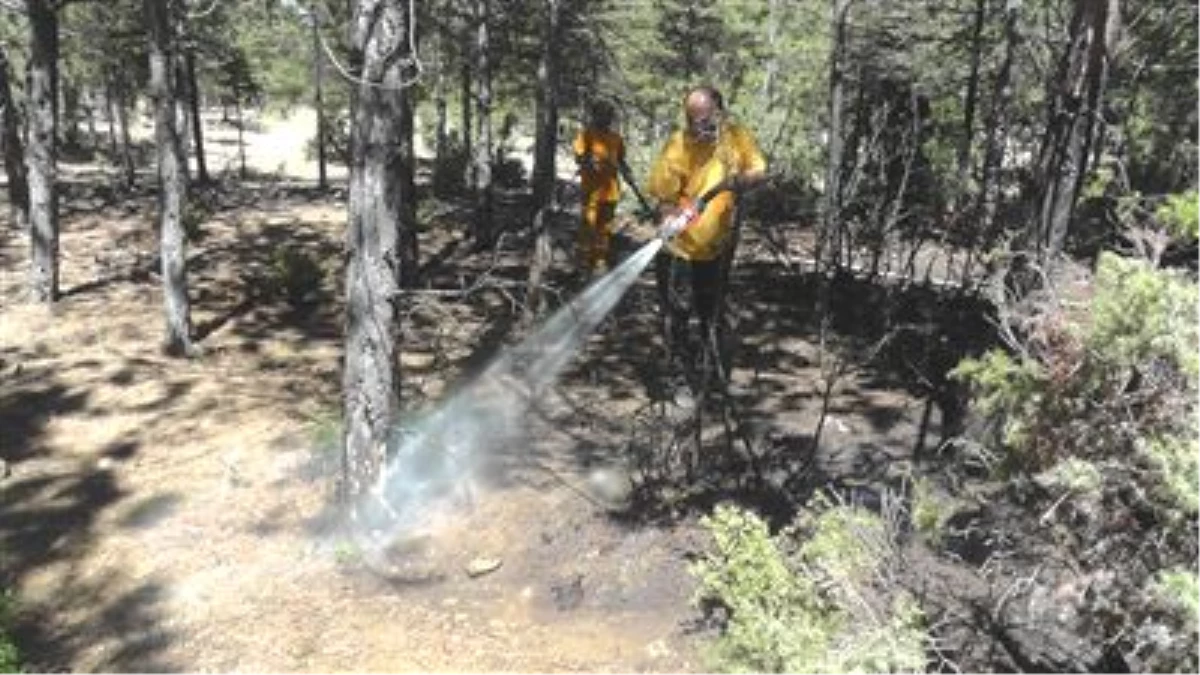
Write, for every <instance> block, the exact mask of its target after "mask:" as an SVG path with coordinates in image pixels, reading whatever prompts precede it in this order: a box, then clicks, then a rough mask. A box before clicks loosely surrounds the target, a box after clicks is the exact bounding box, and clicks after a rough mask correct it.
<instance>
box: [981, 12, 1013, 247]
mask: <svg viewBox="0 0 1200 675" xmlns="http://www.w3.org/2000/svg"><path fill="white" fill-rule="evenodd" d="M1020 16H1021V9H1020V4H1019V3H1009V6H1008V8H1007V9H1006V10H1005V17H1004V57H1003V58H1002V59H1001V61H1000V69H999V71H997V73H996V81H995V83H994V84H993V87H992V105H991V108H990V111H989V113H988V120H987V124H986V128H987V136H986V140H985V141H984V145H983V166H982V168H981V170H980V175H979V200H980V201H979V206H978V207H977V211H978V213H979V218H978V221H979V222H978V225H977V226H976V227H977V230H978V231H979V232H981V233H983V235H984V241H983V247H984V248H985V249H986V248H987V247H990V246H991V245H992V244H993V240H994V238H995V237H994V233H995V222H996V213H997V211H998V210H999V207H1000V173H1001V171H1002V170H1003V168H1004V146H1005V144H1006V143H1007V142H1008V104H1009V101H1010V100H1012V94H1013V85H1014V83H1013V63H1014V61H1015V59H1016V54H1017V49H1018V47H1019V46H1020V43H1021V34H1020V32H1019V30H1018V20H1019V19H1020ZM969 248H970V249H971V251H972V252H973V251H974V249H975V246H974V241H972V245H971V246H970V247H969Z"/></svg>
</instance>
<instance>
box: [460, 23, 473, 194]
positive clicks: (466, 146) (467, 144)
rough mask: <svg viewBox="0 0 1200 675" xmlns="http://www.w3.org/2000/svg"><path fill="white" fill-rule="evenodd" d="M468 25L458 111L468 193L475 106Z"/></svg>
mask: <svg viewBox="0 0 1200 675" xmlns="http://www.w3.org/2000/svg"><path fill="white" fill-rule="evenodd" d="M469 27H470V24H469V23H468V24H467V27H466V28H464V29H463V35H464V37H463V56H462V64H461V66H460V67H459V86H460V88H461V89H460V93H459V98H460V99H461V101H460V103H461V109H460V111H459V113H460V115H461V118H462V124H461V125H460V126H462V153H463V155H462V156H463V157H464V158H466V161H465V162H464V163H463V186H465V187H466V189H467V190H468V191H473V190H474V189H475V155H474V152H473V150H474V146H473V143H474V138H475V136H474V133H475V130H474V128H473V124H472V119H471V110H472V107H473V106H474V105H475V96H474V93H473V92H472V86H471V84H472V82H471V79H472V77H471V44H470V39H469V38H468V37H466V36H467V35H468V34H469V32H470V28H469Z"/></svg>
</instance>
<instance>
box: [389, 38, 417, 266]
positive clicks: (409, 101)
mask: <svg viewBox="0 0 1200 675" xmlns="http://www.w3.org/2000/svg"><path fill="white" fill-rule="evenodd" d="M408 20H410V21H411V20H413V19H412V18H411V17H408ZM415 47H416V45H414V48H415ZM401 94H402V95H401V96H400V97H399V98H400V100H399V101H398V102H397V106H396V107H397V118H396V132H397V134H398V135H399V139H398V143H399V144H398V146H397V151H398V152H399V154H398V156H397V158H396V167H395V169H394V170H395V173H396V182H395V185H396V188H397V191H398V193H399V194H398V195H397V196H398V198H399V200H400V203H399V204H398V206H397V208H398V210H399V214H400V220H399V222H398V223H397V226H398V227H399V228H400V231H399V233H398V237H399V241H400V252H399V255H400V270H399V276H398V280H399V282H400V285H401V286H403V287H405V288H411V287H413V286H415V285H416V283H417V272H418V271H419V270H420V253H421V252H420V242H419V241H418V238H417V185H416V176H415V172H414V167H416V162H417V151H416V145H415V143H414V141H413V131H414V128H415V126H416V125H415V119H414V107H415V104H416V101H414V100H413V99H414V98H415V91H414V90H412V89H407V88H406V89H404V90H402V92H401Z"/></svg>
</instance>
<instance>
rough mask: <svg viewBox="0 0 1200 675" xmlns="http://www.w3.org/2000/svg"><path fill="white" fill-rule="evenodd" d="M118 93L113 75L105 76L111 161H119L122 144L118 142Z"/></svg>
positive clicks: (105, 106) (106, 115) (105, 105)
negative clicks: (114, 88)
mask: <svg viewBox="0 0 1200 675" xmlns="http://www.w3.org/2000/svg"><path fill="white" fill-rule="evenodd" d="M115 99H116V94H115V93H114V92H113V83H112V76H111V75H105V77H104V113H105V115H104V116H105V117H106V118H108V157H109V162H113V163H115V162H116V161H117V156H118V153H119V152H120V147H121V146H120V145H119V144H118V143H117V106H116V101H115Z"/></svg>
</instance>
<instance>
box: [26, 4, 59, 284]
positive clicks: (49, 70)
mask: <svg viewBox="0 0 1200 675" xmlns="http://www.w3.org/2000/svg"><path fill="white" fill-rule="evenodd" d="M26 6H27V8H28V13H29V29H30V45H29V46H30V54H29V145H28V147H27V154H26V162H27V165H28V170H29V174H28V176H29V229H30V243H31V248H32V251H31V258H32V265H31V268H30V273H31V277H32V278H31V280H30V285H31V289H30V290H31V295H32V297H33V299H34V300H35V301H37V302H53V301H55V300H56V299H58V132H57V120H58V15H57V14H55V8H54V6H53V4H52V3H51V1H50V0H28V2H27V3H26Z"/></svg>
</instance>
